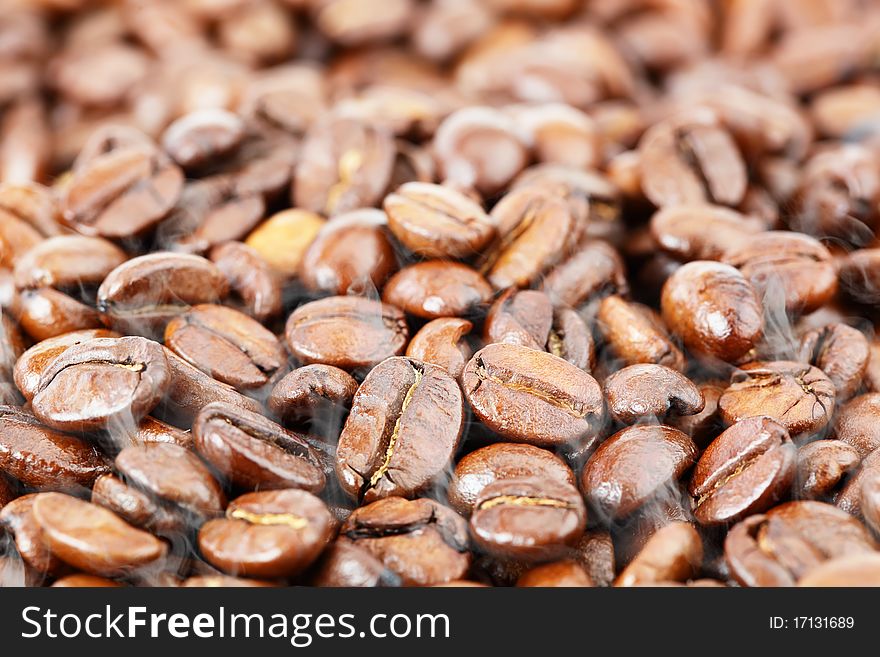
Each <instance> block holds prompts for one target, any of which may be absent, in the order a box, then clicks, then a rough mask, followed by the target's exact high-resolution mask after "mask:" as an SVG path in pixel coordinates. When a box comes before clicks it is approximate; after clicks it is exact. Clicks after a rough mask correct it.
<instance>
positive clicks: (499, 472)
mask: <svg viewBox="0 0 880 657" xmlns="http://www.w3.org/2000/svg"><path fill="white" fill-rule="evenodd" d="M523 477H534V478H538V479H541V480H544V481H548V480H553V481H559V482H562V483H565V484H569V485H570V486H576V485H577V484H576V482H575V477H574V473H573V472H572V471H571V468H569V467H568V465H567V464H566V463H565V461H563V460H562V459H561V458H559V457H558V456H556V455H555V454H554V453H553V452H550V451H548V450H546V449H541V448H540V447H534V446H532V445H519V444H516V443H494V444H492V445H487V446H486V447H481V448H480V449H477V450H474V451H473V452H471V453H470V454H468V455H466V456H464V457H463V458H462V459H461V460H460V461H459V462H458V464H457V465H456V466H455V473H454V474H453V476H452V480H451V481H450V482H449V488H448V490H447V491H446V494H447V496H448V498H449V504H450V505H451V506H452V508H453V509H455V510H456V511H458V512H459V513H460V514H461V515H463V516H469V515H470V514H471V511H472V510H473V507H474V502H475V501H476V499H477V497H479V496H480V493H481V492H482V491H483V489H484V488H485V487H486V486H488V485H489V484H491V483H494V482H496V481H500V480H502V479H520V478H523Z"/></svg>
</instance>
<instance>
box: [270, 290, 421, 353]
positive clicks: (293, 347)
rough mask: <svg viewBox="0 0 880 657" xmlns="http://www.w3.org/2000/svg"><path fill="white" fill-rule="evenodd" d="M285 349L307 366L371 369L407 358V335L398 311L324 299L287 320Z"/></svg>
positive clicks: (370, 303)
mask: <svg viewBox="0 0 880 657" xmlns="http://www.w3.org/2000/svg"><path fill="white" fill-rule="evenodd" d="M285 336H286V338H287V346H288V348H289V349H290V352H291V353H292V354H293V355H294V357H295V358H297V359H299V360H300V361H302V362H303V363H306V364H312V363H323V364H325V365H333V366H335V367H340V368H342V369H355V368H358V367H369V366H372V365H375V364H376V363H379V362H381V361H383V360H385V359H386V358H388V357H389V356H396V355H398V354H401V353H403V350H404V348H405V347H406V342H407V338H408V336H409V331H408V329H407V326H406V320H405V319H404V316H403V313H402V312H401V311H400V310H398V309H397V308H396V307H395V306H391V305H389V304H383V303H379V302H377V301H372V300H370V299H360V298H357V297H326V298H324V299H320V300H318V301H312V302H311V303H307V304H304V305H302V306H300V307H299V308H297V309H296V310H295V311H294V312H293V314H292V315H291V316H290V318H289V319H288V320H287V328H286V329H285Z"/></svg>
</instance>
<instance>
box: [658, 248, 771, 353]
mask: <svg viewBox="0 0 880 657" xmlns="http://www.w3.org/2000/svg"><path fill="white" fill-rule="evenodd" d="M661 308H662V311H663V320H664V321H665V322H666V325H667V326H668V327H669V329H670V330H671V331H672V332H673V333H674V334H676V335H677V336H679V337H680V338H681V339H682V340H683V341H684V343H685V345H686V346H687V347H688V349H690V350H692V351H694V352H696V353H698V354H703V355H706V356H711V357H715V358H720V359H721V360H724V361H727V362H732V361H735V360H737V359H738V358H741V357H742V356H744V355H745V354H747V353H748V352H749V351H750V350H751V349H752V348H753V347H754V346H755V343H756V342H757V340H758V339H759V338H760V337H761V331H762V328H763V310H762V308H761V302H760V299H759V298H758V295H757V293H756V292H755V289H754V288H753V287H752V285H751V284H750V283H749V282H748V281H747V280H746V279H745V278H744V277H743V275H742V274H741V273H740V272H739V271H737V270H736V269H734V268H733V267H731V266H730V265H724V264H721V263H717V262H709V261H702V260H698V261H694V262H690V263H688V264H686V265H684V266H682V267H680V268H679V269H677V270H676V271H675V272H674V273H673V274H672V276H670V277H669V279H668V280H667V281H666V284H665V285H664V286H663V296H662V299H661Z"/></svg>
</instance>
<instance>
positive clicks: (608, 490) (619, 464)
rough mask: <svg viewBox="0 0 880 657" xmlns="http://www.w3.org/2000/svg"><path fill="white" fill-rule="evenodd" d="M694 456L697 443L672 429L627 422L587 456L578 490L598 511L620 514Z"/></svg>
mask: <svg viewBox="0 0 880 657" xmlns="http://www.w3.org/2000/svg"><path fill="white" fill-rule="evenodd" d="M696 458H697V448H696V445H694V443H693V441H692V440H691V439H690V438H688V437H687V436H686V435H684V434H683V433H682V432H680V431H678V430H677V429H673V428H672V427H667V426H664V425H642V426H634V427H627V428H626V429H623V430H622V431H618V432H617V433H616V434H614V435H613V436H611V438H609V439H608V440H606V441H605V442H604V443H602V444H601V445H600V446H599V448H598V449H597V450H596V451H595V452H594V453H593V455H592V456H591V457H590V460H589V461H587V464H586V465H585V466H584V470H583V472H582V473H581V490H583V491H584V495H585V496H586V498H587V501H588V502H589V503H590V504H591V505H593V506H594V507H595V508H596V509H597V510H598V511H600V512H601V513H602V514H603V515H605V516H606V517H608V518H616V519H622V518H625V517H626V516H628V515H630V514H631V513H633V512H634V511H636V510H638V509H639V508H640V507H641V506H643V505H644V504H645V503H646V502H648V501H650V500H651V499H652V498H653V497H654V496H656V495H657V494H658V493H659V492H661V491H662V490H663V489H664V488H665V487H667V486H670V485H674V484H675V482H676V481H677V480H678V479H679V478H680V477H681V475H682V474H684V473H685V472H686V471H687V470H688V469H689V468H690V467H691V466H692V465H693V464H694V462H695V461H696Z"/></svg>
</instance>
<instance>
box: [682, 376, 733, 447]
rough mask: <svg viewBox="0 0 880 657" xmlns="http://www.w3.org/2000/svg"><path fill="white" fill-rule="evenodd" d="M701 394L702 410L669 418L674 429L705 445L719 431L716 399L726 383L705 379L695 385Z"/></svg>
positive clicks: (699, 445)
mask: <svg viewBox="0 0 880 657" xmlns="http://www.w3.org/2000/svg"><path fill="white" fill-rule="evenodd" d="M697 387H698V388H699V389H700V394H701V395H703V400H704V401H705V404H704V405H703V410H702V411H700V412H699V413H696V414H694V415H682V416H679V417H673V418H670V419H669V422H670V424H671V425H672V426H674V427H675V428H676V429H678V430H680V431H683V432H684V433H686V434H687V435H689V436H690V437H691V438H692V439H693V441H694V442H695V443H696V444H697V446H698V447H701V448H702V447H705V446H706V445H707V444H708V443H709V442H710V441H711V440H712V439H713V438H714V437H715V436H717V435H718V434H719V433H720V432H721V428H722V427H723V422H722V420H721V416H720V414H719V413H718V400H719V399H721V395H723V394H724V390H725V389H726V388H727V383H726V382H723V381H707V382H706V383H701V384H699V385H698V386H697Z"/></svg>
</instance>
